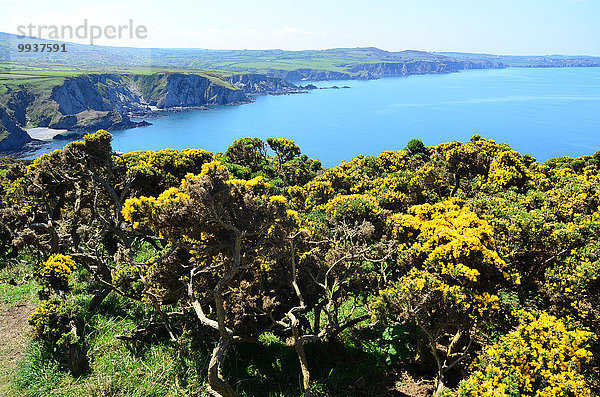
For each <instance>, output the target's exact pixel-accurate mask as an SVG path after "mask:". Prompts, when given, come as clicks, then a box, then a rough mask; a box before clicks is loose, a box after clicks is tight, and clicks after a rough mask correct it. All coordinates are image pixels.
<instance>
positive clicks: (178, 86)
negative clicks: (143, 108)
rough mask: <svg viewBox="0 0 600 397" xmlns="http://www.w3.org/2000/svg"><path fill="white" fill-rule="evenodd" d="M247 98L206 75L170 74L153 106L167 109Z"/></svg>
mask: <svg viewBox="0 0 600 397" xmlns="http://www.w3.org/2000/svg"><path fill="white" fill-rule="evenodd" d="M247 100H248V98H247V97H246V95H245V94H244V93H243V92H242V91H241V90H239V89H237V88H235V87H227V86H223V85H218V84H215V83H213V82H212V81H211V80H210V79H208V78H206V77H202V76H198V75H194V74H172V75H168V76H167V85H166V92H165V94H164V96H163V97H162V98H161V99H160V100H158V101H157V102H156V104H155V106H156V107H158V108H159V109H169V108H174V107H196V106H203V105H226V104H229V103H236V102H246V101H247Z"/></svg>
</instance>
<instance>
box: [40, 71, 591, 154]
mask: <svg viewBox="0 0 600 397" xmlns="http://www.w3.org/2000/svg"><path fill="white" fill-rule="evenodd" d="M302 84H305V82H302ZM314 84H315V85H317V86H319V87H330V86H332V85H336V86H340V87H341V86H345V85H347V86H350V87H351V89H326V90H325V89H323V90H312V91H310V92H309V93H307V94H294V95H278V96H259V97H258V98H257V99H256V101H255V102H253V103H250V104H244V105H239V106H217V107H214V108H212V109H211V110H207V111H202V110H197V111H186V112H180V113H171V114H167V115H165V116H162V117H156V118H152V119H147V120H148V121H150V122H151V123H152V124H153V125H151V126H147V127H142V128H134V129H130V130H122V131H111V132H112V133H113V136H114V139H113V146H114V148H115V149H116V150H118V151H122V152H127V151H132V150H150V149H152V150H159V149H163V148H175V149H182V148H187V147H193V148H204V149H206V150H210V151H224V150H225V149H226V148H227V146H228V145H229V144H231V142H232V141H233V140H235V139H237V138H241V137H246V136H257V137H261V138H267V137H271V136H273V137H280V136H285V137H287V138H290V139H293V140H295V141H296V142H297V143H298V144H299V146H300V147H301V148H302V150H303V152H304V153H306V154H307V155H309V156H311V157H316V158H320V159H321V160H322V162H323V164H324V165H325V166H333V165H335V164H338V163H339V162H340V161H347V160H350V159H352V158H353V157H354V156H356V155H358V154H364V155H373V154H377V153H379V152H381V151H383V150H393V149H402V148H404V146H405V145H406V142H407V141H408V140H410V139H411V138H414V137H418V138H420V139H422V140H423V141H424V143H425V144H426V145H435V144H437V143H440V142H444V141H448V140H462V141H465V140H468V139H469V138H470V137H471V136H472V135H473V134H476V133H477V134H480V135H482V136H483V137H485V138H491V139H495V140H497V141H502V142H504V141H506V142H510V144H511V145H512V146H513V147H514V148H515V149H516V150H519V151H520V152H522V153H529V154H531V155H533V156H534V157H536V158H537V159H538V160H539V161H545V160H547V159H549V158H552V157H556V156H563V155H568V156H580V155H584V154H592V153H594V152H596V151H598V150H600V127H599V125H600V124H599V122H600V68H508V69H492V70H470V71H462V72H459V73H451V74H432V75H417V76H409V77H393V78H382V79H379V80H371V81H359V80H349V81H339V80H338V81H323V82H318V83H314ZM67 142H68V141H52V142H51V143H49V144H47V145H44V146H43V147H42V148H40V149H39V150H37V151H36V152H35V153H33V156H37V155H39V154H41V153H44V152H49V151H52V150H54V149H56V148H60V147H62V146H64V145H65V144H66V143H67Z"/></svg>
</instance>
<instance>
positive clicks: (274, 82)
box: [227, 73, 302, 95]
mask: <svg viewBox="0 0 600 397" xmlns="http://www.w3.org/2000/svg"><path fill="white" fill-rule="evenodd" d="M227 81H229V82H230V83H231V84H233V85H234V86H236V87H237V88H239V89H240V90H242V91H243V92H244V94H247V95H269V94H271V95H279V94H286V93H296V92H300V91H302V89H301V88H300V87H298V86H296V85H295V84H292V83H290V82H288V81H286V80H284V79H281V78H279V77H271V76H267V75H266V74H258V73H246V74H234V75H233V76H231V77H229V78H228V79H227Z"/></svg>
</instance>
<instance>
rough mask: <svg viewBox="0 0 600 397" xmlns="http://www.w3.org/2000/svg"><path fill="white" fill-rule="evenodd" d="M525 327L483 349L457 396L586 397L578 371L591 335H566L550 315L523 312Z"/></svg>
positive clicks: (585, 360)
mask: <svg viewBox="0 0 600 397" xmlns="http://www.w3.org/2000/svg"><path fill="white" fill-rule="evenodd" d="M523 316H524V320H525V321H524V324H522V325H521V326H520V327H519V328H518V329H517V330H516V331H513V332H510V333H508V334H507V335H504V336H502V337H500V340H499V341H498V342H497V343H495V344H493V345H492V346H489V347H487V348H485V349H484V352H483V355H482V356H481V357H480V358H479V359H478V361H477V367H478V370H477V371H475V372H474V373H473V374H472V375H471V376H470V377H469V378H468V379H467V380H466V381H464V382H463V383H462V384H461V386H460V388H459V390H458V395H459V396H461V397H463V396H464V397H466V396H500V397H503V396H507V397H508V396H515V395H518V396H523V397H529V396H531V397H534V396H535V397H560V396H565V397H566V396H573V397H589V396H591V395H592V394H591V390H590V388H589V387H588V385H587V383H586V379H585V377H584V375H583V368H582V367H583V366H584V364H586V363H588V362H589V360H590V359H591V357H592V354H591V353H590V351H588V350H587V349H586V346H587V345H588V344H589V343H590V342H591V341H592V340H593V339H594V338H595V336H594V335H593V334H592V333H591V332H587V331H581V330H577V329H575V330H570V329H568V327H567V326H566V325H565V323H564V322H563V321H561V320H559V319H557V318H556V317H554V316H551V315H549V314H546V313H542V314H541V315H539V317H536V316H534V315H533V314H531V313H525V314H524V315H523Z"/></svg>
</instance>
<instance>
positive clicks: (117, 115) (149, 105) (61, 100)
mask: <svg viewBox="0 0 600 397" xmlns="http://www.w3.org/2000/svg"><path fill="white" fill-rule="evenodd" d="M270 84H273V85H274V86H275V85H276V84H275V81H274V80H273V81H271V82H270ZM279 85H280V86H282V87H283V86H284V83H283V82H281V83H280V84H279ZM6 88H7V91H6V94H4V95H3V96H4V97H3V98H0V99H2V101H0V103H2V104H3V106H4V107H3V108H2V110H1V112H0V116H1V117H2V126H1V129H0V137H1V139H2V141H1V146H0V152H8V151H16V150H19V148H22V147H23V146H24V145H25V144H26V143H27V142H29V141H31V138H29V136H28V135H27V133H26V132H25V131H24V130H23V128H25V126H32V127H48V128H55V129H66V130H69V131H80V132H88V131H96V130H98V129H107V130H119V129H126V128H133V127H141V126H145V125H149V123H147V122H145V121H143V122H134V121H131V119H130V115H132V114H144V115H148V114H151V113H153V112H154V111H155V110H156V109H165V110H169V109H174V108H178V109H179V108H194V107H200V106H205V105H226V104H234V103H243V102H248V101H249V99H248V97H247V96H246V94H245V93H244V91H243V90H241V89H240V88H238V87H236V86H234V85H233V84H231V83H230V82H228V81H227V80H225V79H222V78H221V77H220V76H217V75H212V74H202V75H200V74H194V73H185V74H184V73H158V74H152V75H132V74H89V75H81V76H77V77H71V78H65V79H61V80H59V81H58V83H57V84H56V85H54V86H51V87H50V88H46V89H45V90H44V89H40V88H39V86H36V85H35V84H34V85H26V86H25V85H21V86H12V87H6ZM254 88H257V89H258V86H255V87H254Z"/></svg>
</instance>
